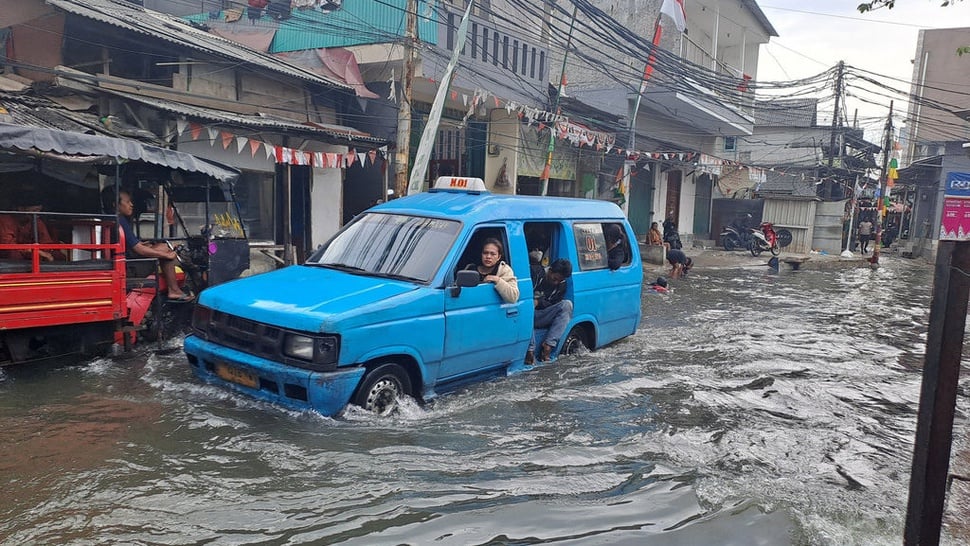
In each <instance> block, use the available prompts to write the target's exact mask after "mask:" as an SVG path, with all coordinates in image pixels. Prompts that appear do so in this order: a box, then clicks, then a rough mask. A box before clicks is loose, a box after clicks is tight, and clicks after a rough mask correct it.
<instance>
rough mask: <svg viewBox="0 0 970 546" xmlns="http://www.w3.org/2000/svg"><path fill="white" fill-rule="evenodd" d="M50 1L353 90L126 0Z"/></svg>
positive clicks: (73, 10)
mask: <svg viewBox="0 0 970 546" xmlns="http://www.w3.org/2000/svg"><path fill="white" fill-rule="evenodd" d="M46 2H47V4H49V5H51V6H54V7H56V8H59V9H61V10H64V11H66V12H67V13H70V14H73V15H77V16H79V17H84V18H85V19H91V20H94V21H99V22H102V23H105V24H108V25H112V26H116V27H120V28H123V29H125V30H128V31H131V32H135V33H137V34H141V35H145V36H151V37H152V38H156V39H158V40H163V41H165V42H169V43H173V44H177V45H179V46H182V47H186V48H189V49H194V50H196V51H200V52H203V53H206V54H209V55H213V56H216V57H221V58H224V59H231V60H233V61H236V62H242V63H246V64H250V65H254V66H258V67H260V68H262V69H265V70H268V71H271V72H275V73H278V74H285V75H287V76H290V77H293V78H298V79H300V80H303V81H309V82H313V83H317V84H320V85H323V86H326V87H331V88H334V89H345V90H347V91H349V92H353V88H352V87H351V86H349V85H347V84H345V83H343V82H339V81H336V80H333V79H330V78H325V77H323V76H320V75H318V74H314V73H313V72H310V71H308V70H304V69H302V68H300V67H298V66H294V65H292V64H289V63H287V62H285V61H282V60H280V59H278V58H276V57H273V56H272V55H270V54H268V53H263V52H260V51H256V50H255V49H252V48H249V47H246V46H244V45H242V44H238V43H235V42H233V41H231V40H227V39H225V38H222V37H219V36H216V35H215V34H211V33H209V32H206V31H205V30H204V29H202V28H196V27H195V26H193V25H192V24H190V23H188V22H186V21H185V20H184V19H181V18H179V17H175V16H172V15H168V14H165V13H160V12H157V11H152V10H149V9H145V8H143V7H141V6H136V5H133V4H131V3H130V2H125V1H122V0H46Z"/></svg>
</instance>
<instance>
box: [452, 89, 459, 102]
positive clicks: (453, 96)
mask: <svg viewBox="0 0 970 546" xmlns="http://www.w3.org/2000/svg"><path fill="white" fill-rule="evenodd" d="M451 100H458V91H452V92H451Z"/></svg>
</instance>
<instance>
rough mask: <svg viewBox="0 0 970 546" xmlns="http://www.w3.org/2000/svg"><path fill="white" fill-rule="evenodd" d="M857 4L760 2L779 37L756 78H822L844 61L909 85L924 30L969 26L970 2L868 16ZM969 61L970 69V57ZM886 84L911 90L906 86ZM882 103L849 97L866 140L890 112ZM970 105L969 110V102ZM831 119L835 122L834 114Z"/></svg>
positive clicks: (904, 4)
mask: <svg viewBox="0 0 970 546" xmlns="http://www.w3.org/2000/svg"><path fill="white" fill-rule="evenodd" d="M859 3H860V0H812V1H810V2H806V1H804V0H758V5H759V6H760V7H761V10H762V11H763V12H764V14H765V15H766V16H767V17H768V20H769V21H771V24H772V25H773V26H774V27H775V30H776V31H777V32H778V37H774V38H771V40H770V41H769V42H768V44H767V45H764V46H762V47H761V51H760V55H759V61H758V80H760V81H788V80H797V79H800V78H805V77H808V76H812V75H815V74H818V73H819V72H822V71H824V70H826V69H827V68H830V67H832V66H835V65H836V64H838V62H839V61H840V60H842V61H845V62H846V64H848V65H852V66H855V67H858V68H861V69H865V70H869V71H871V72H877V73H880V74H885V75H886V76H890V77H893V78H899V79H902V80H905V81H906V82H909V81H910V80H911V79H912V75H913V64H912V62H911V61H912V59H913V58H914V57H915V55H916V39H917V34H918V32H919V30H920V29H929V28H956V27H970V0H962V1H958V2H956V3H955V4H954V5H952V6H949V7H941V4H942V3H943V2H942V0H897V1H896V7H894V8H893V9H891V10H890V9H879V10H876V11H870V12H867V13H864V14H863V13H859V11H858V10H857V9H856V6H857V5H858V4H859ZM967 35H968V38H967V45H970V30H968V32H967ZM954 54H955V52H954ZM967 63H968V69H970V57H968V59H967ZM887 83H891V84H892V85H893V87H896V88H898V89H903V90H905V91H907V92H908V91H909V84H908V83H902V82H887ZM879 100H882V101H885V102H886V104H885V105H884V106H883V107H879V106H873V105H867V104H865V103H862V102H858V101H856V102H853V101H852V99H851V98H850V99H849V102H848V108H849V110H847V112H848V113H849V119H852V113H853V112H854V111H855V109H856V108H858V110H859V118H860V120H861V121H862V122H863V126H864V127H866V128H867V131H866V133H867V136H868V134H869V133H870V130H869V129H870V128H871V127H870V126H872V127H881V125H882V124H884V123H885V117H886V115H887V114H888V113H889V104H888V99H879ZM967 106H968V108H970V104H968V105H967ZM905 107H906V105H901V104H900V103H899V101H898V100H897V101H896V104H895V105H894V109H895V110H898V109H900V108H903V109H905ZM821 117H823V118H824V117H825V114H822V116H821ZM828 117H829V119H831V112H829V113H828ZM879 117H881V118H882V122H881V123H880V122H879V121H878V118H879ZM894 118H896V116H894ZM897 119H898V118H897ZM876 131H877V132H878V131H879V129H878V128H877V129H876Z"/></svg>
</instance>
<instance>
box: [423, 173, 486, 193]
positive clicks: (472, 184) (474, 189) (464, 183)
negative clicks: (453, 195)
mask: <svg viewBox="0 0 970 546" xmlns="http://www.w3.org/2000/svg"><path fill="white" fill-rule="evenodd" d="M431 189H432V191H435V190H438V191H440V190H448V191H464V192H468V193H482V192H487V191H488V188H486V187H485V181H484V180H482V179H481V178H470V177H467V176H440V177H438V180H435V183H434V187H432V188H431Z"/></svg>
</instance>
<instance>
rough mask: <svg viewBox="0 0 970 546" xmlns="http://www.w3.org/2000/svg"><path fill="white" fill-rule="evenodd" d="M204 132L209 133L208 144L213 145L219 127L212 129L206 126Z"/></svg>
mask: <svg viewBox="0 0 970 546" xmlns="http://www.w3.org/2000/svg"><path fill="white" fill-rule="evenodd" d="M205 130H206V132H207V133H209V146H214V145H215V143H216V137H218V136H219V129H214V128H212V127H206V129H205Z"/></svg>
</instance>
